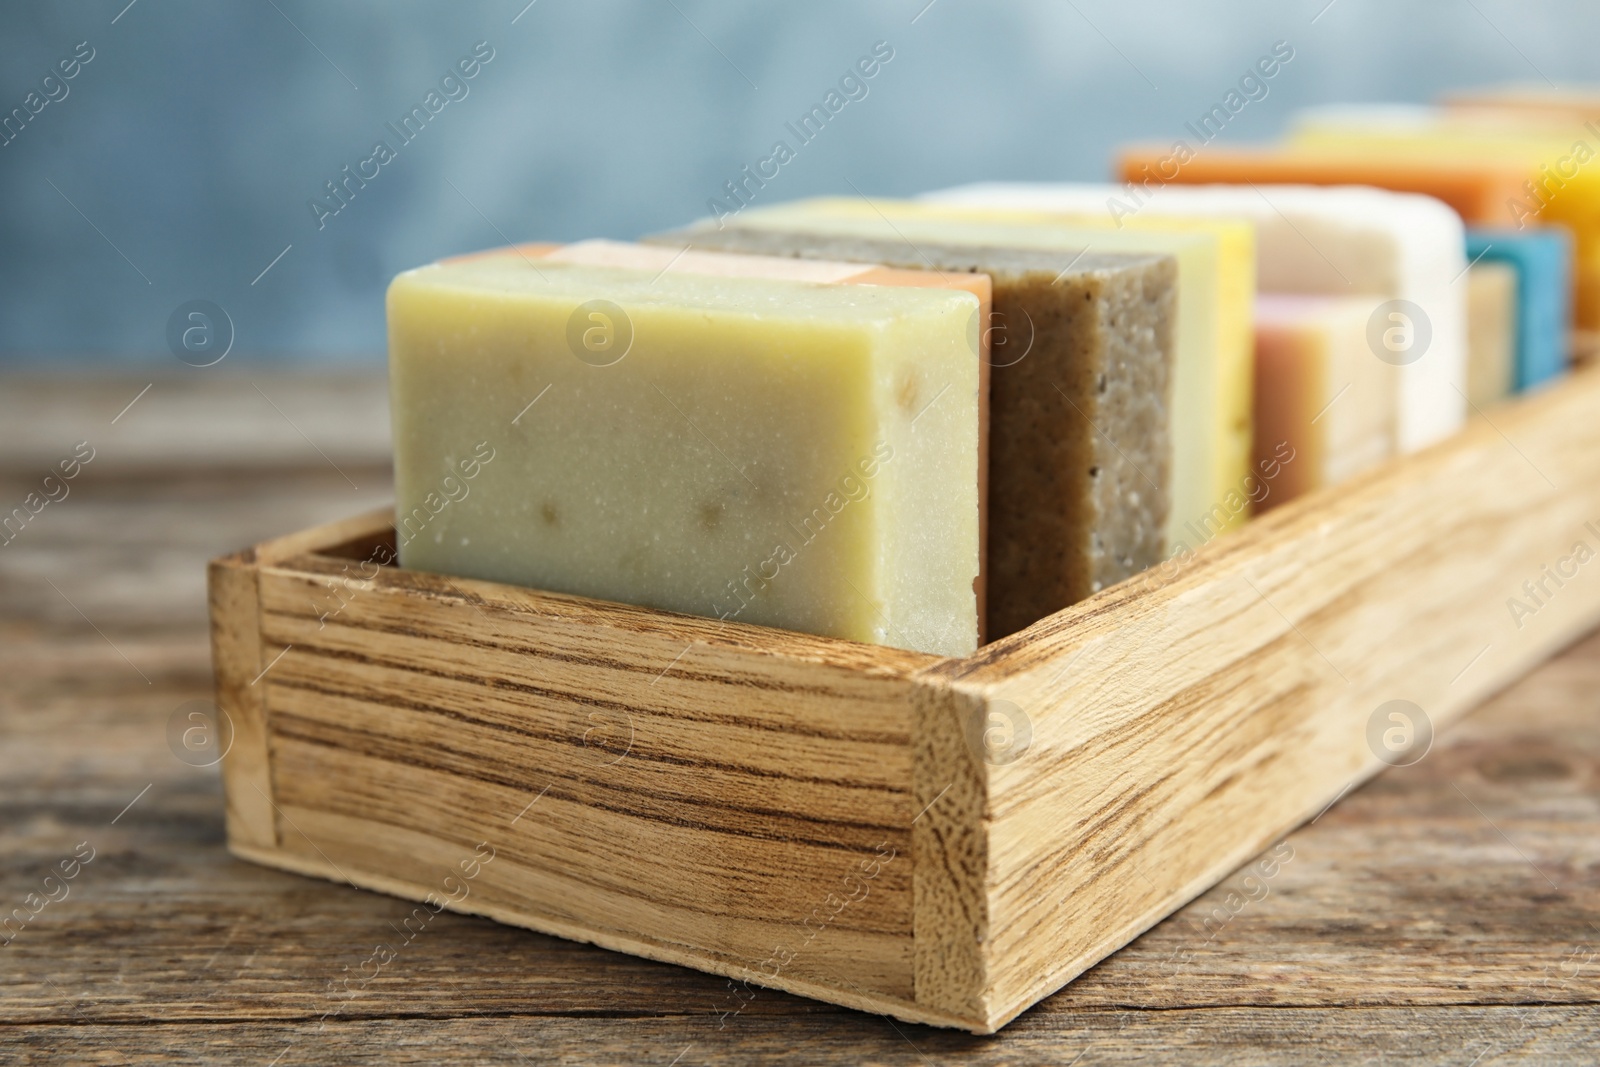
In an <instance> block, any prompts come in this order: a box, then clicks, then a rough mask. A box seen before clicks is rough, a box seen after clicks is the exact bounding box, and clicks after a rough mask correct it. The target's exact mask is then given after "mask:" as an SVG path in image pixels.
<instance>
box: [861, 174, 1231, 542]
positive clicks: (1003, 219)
mask: <svg viewBox="0 0 1600 1067" xmlns="http://www.w3.org/2000/svg"><path fill="white" fill-rule="evenodd" d="M845 203H847V204H848V205H849V206H850V207H852V208H854V209H855V210H857V211H860V210H861V208H862V206H863V205H861V204H860V203H859V202H845ZM915 206H916V208H920V209H921V210H922V211H924V212H930V213H934V214H936V215H938V216H939V217H941V218H946V219H963V220H966V221H987V222H989V223H991V224H993V223H1005V224H1008V225H1012V226H1017V225H1021V226H1024V227H1028V228H1032V227H1037V226H1040V225H1048V226H1051V227H1070V228H1071V229H1072V230H1082V229H1088V230H1091V231H1094V232H1093V233H1090V234H1082V235H1079V237H1078V238H1076V239H1081V240H1087V241H1089V242H1090V243H1089V244H1088V245H1087V246H1086V247H1091V248H1099V247H1101V246H1102V245H1103V244H1104V243H1105V242H1106V241H1107V240H1120V241H1123V242H1126V241H1129V240H1134V241H1138V240H1147V241H1152V242H1154V243H1155V244H1154V247H1155V248H1162V249H1166V250H1170V251H1172V252H1173V253H1174V254H1176V255H1177V256H1178V275H1179V285H1178V298H1177V299H1178V311H1177V317H1176V321H1177V323H1178V327H1179V329H1180V331H1181V329H1182V328H1183V327H1184V326H1192V328H1193V329H1209V330H1211V331H1214V333H1215V342H1214V344H1213V345H1212V346H1211V348H1210V354H1209V356H1208V357H1201V356H1200V355H1199V353H1201V352H1204V351H1206V349H1205V347H1204V346H1202V345H1196V344H1192V343H1191V344H1187V345H1186V344H1184V343H1183V340H1182V339H1181V334H1180V340H1179V342H1178V344H1177V345H1176V347H1175V349H1174V354H1173V375H1172V394H1173V403H1172V440H1173V471H1172V475H1173V483H1174V486H1173V492H1172V508H1171V510H1170V512H1169V517H1168V523H1167V528H1168V544H1169V545H1170V546H1176V545H1178V544H1180V543H1193V540H1194V530H1195V529H1196V528H1198V526H1199V525H1200V524H1202V523H1203V524H1204V525H1206V526H1207V527H1211V526H1214V527H1215V529H1216V530H1217V532H1220V531H1221V530H1223V529H1228V528H1231V527H1233V526H1237V525H1239V523H1241V522H1242V521H1243V520H1244V518H1245V517H1246V514H1247V512H1246V511H1242V510H1241V511H1234V510H1233V509H1232V508H1230V507H1227V506H1226V502H1229V501H1232V500H1237V499H1238V496H1239V493H1240V491H1241V486H1242V485H1243V484H1244V480H1245V479H1246V478H1248V477H1250V474H1249V464H1250V446H1251V437H1252V430H1251V410H1252V398H1251V394H1252V385H1251V383H1252V380H1253V370H1252V368H1253V366H1254V352H1255V330H1254V324H1253V322H1252V319H1251V308H1252V307H1253V306H1254V303H1255V293H1256V241H1255V227H1254V226H1253V225H1251V224H1250V223H1248V222H1245V221H1242V220H1233V219H1223V218H1179V217H1172V216H1159V215H1158V216H1150V217H1137V218H1126V219H1116V220H1113V219H1110V218H1108V217H1107V216H1106V215H1104V214H1100V213H1084V214H1073V213H1041V212H1029V211H999V210H994V209H983V208H974V207H962V206H959V205H946V204H931V203H925V202H915ZM891 210H892V211H894V212H896V213H900V214H903V213H905V212H908V211H911V210H913V207H912V205H910V204H897V205H895V207H894V208H893V209H891ZM1106 231H1122V232H1121V233H1120V234H1118V235H1116V236H1113V234H1112V233H1108V232H1106ZM1130 231H1131V233H1132V236H1131V237H1130V236H1129V232H1130ZM1051 232H1052V233H1059V232H1061V231H1060V230H1059V229H1053V230H1052V231H1051ZM1174 233H1177V234H1180V235H1182V236H1184V237H1191V238H1192V237H1193V236H1194V235H1195V234H1203V235H1205V236H1207V237H1210V238H1212V239H1214V240H1215V242H1216V249H1215V252H1216V254H1215V256H1214V257H1213V256H1212V255H1211V249H1210V247H1209V246H1208V247H1205V248H1197V247H1196V246H1195V245H1194V244H1193V243H1192V242H1185V243H1184V244H1182V245H1178V246H1175V247H1172V248H1170V249H1167V246H1166V245H1165V244H1163V243H1162V242H1164V241H1166V240H1168V239H1169V238H1170V237H1171V236H1172V235H1173V234H1174ZM1140 234H1143V235H1145V236H1144V237H1143V238H1141V237H1140V236H1138V235H1140ZM1212 276H1214V277H1215V297H1214V300H1215V306H1214V307H1213V308H1211V309H1210V310H1209V312H1208V313H1206V314H1197V313H1196V309H1195V307H1194V305H1195V304H1196V303H1198V302H1199V301H1201V300H1203V299H1211V298H1208V297H1207V295H1206V294H1207V293H1208V292H1209V291H1210V289H1211V286H1210V285H1209V284H1208V285H1206V286H1205V287H1203V288H1202V287H1200V286H1199V285H1197V284H1196V282H1195V279H1196V278H1199V277H1205V278H1206V279H1207V280H1208V281H1209V279H1210V277H1212ZM1186 278H1187V279H1189V280H1187V281H1186V280H1185V279H1186ZM1219 504H1223V505H1224V506H1222V507H1220V508H1219V506H1218V505H1219ZM1180 527H1182V528H1185V529H1186V533H1185V534H1184V535H1183V536H1181V537H1180V536H1179V535H1178V530H1179V528H1180Z"/></svg>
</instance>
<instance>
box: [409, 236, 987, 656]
mask: <svg viewBox="0 0 1600 1067" xmlns="http://www.w3.org/2000/svg"><path fill="white" fill-rule="evenodd" d="M545 251H546V252H548V251H549V250H548V249H545ZM578 258H582V257H581V254H580V255H579V256H578ZM666 258H667V259H670V258H671V257H670V256H668V257H666ZM748 266H749V265H748V264H746V265H743V266H741V267H739V268H738V269H734V270H730V271H729V272H728V273H726V274H718V273H692V272H690V271H688V270H683V269H678V268H677V267H676V266H675V267H674V268H673V269H666V268H665V267H663V268H662V269H659V270H645V269H636V268H629V267H617V266H601V265H592V264H588V263H571V262H562V261H560V257H559V256H555V257H552V255H549V254H530V252H529V250H519V249H510V250H502V251H501V252H498V253H488V254H480V255H477V256H472V257H463V258H461V259H458V260H455V261H450V262H445V263H438V264H433V265H431V266H427V267H422V268H419V269H417V270H413V271H408V272H406V273H404V274H402V275H400V276H399V277H397V278H396V279H395V280H394V282H393V283H391V285H390V287H389V294H388V318H389V361H390V388H391V401H392V411H393V416H392V420H393V429H394V437H395V483H396V498H397V503H396V516H395V519H396V521H395V528H396V535H397V540H398V541H399V547H400V561H401V563H402V565H404V566H407V567H412V568H416V569H420V570H426V571H435V572H440V573H446V574H455V575H461V576H465V577H471V578H482V579H488V580H492V581H500V582H510V583H515V584H521V585H527V586H533V587H536V588H540V589H546V590H552V591H557V592H566V593H573V594H578V595H582V596H589V597H595V598H600V599H606V600H614V601H621V602H624V603H632V604H640V605H644V606H648V607H654V608H661V609H666V610H671V611H680V612H686V613H690V614H696V615H708V616H713V617H720V618H723V619H727V620H737V621H738V622H742V623H760V624H764V625H769V626H778V627H783V628H786V629H792V630H800V631H805V632H810V633H818V634H824V635H828V636H833V637H842V638H848V639H852V640H857V641H863V642H870V643H876V644H887V645H894V646H897V647H902V648H909V649H916V650H920V651H925V652H931V653H936V654H941V655H961V654H964V653H966V652H970V651H972V650H973V649H974V648H976V646H977V644H978V631H979V614H978V593H977V591H976V589H975V586H976V585H977V580H978V576H979V562H980V559H979V556H980V551H979V479H980V469H979V468H980V455H979V450H980V421H981V412H980V407H981V395H980V366H981V363H982V360H981V358H980V357H979V355H978V343H979V331H978V329H977V324H978V321H979V316H980V300H979V297H978V296H977V295H975V294H974V293H973V292H970V291H966V290H963V289H948V288H937V287H930V286H905V285H875V284H837V283H835V282H830V281H827V280H819V278H820V279H826V278H828V277H832V276H833V275H830V274H828V273H827V272H823V273H822V274H821V275H820V276H814V277H812V278H810V279H809V280H796V279H794V278H793V277H792V274H791V273H790V272H791V271H792V265H791V264H786V263H783V262H782V261H777V262H776V263H775V264H774V265H773V274H774V275H776V276H774V277H758V276H754V275H753V274H752V273H751V272H750V271H749V270H748V269H747V268H748ZM834 267H835V268H837V269H836V270H835V271H834V272H833V274H834V275H841V276H843V277H850V276H853V275H859V274H860V273H861V271H860V268H859V265H852V264H837V265H834Z"/></svg>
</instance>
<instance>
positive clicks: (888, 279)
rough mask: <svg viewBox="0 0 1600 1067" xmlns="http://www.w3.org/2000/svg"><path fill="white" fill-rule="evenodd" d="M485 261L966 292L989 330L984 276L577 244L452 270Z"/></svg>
mask: <svg viewBox="0 0 1600 1067" xmlns="http://www.w3.org/2000/svg"><path fill="white" fill-rule="evenodd" d="M485 256H517V257H521V258H522V259H526V260H532V259H544V258H549V259H550V260H552V261H555V262H560V263H579V264H584V265H587V266H591V267H623V268H626V269H630V270H647V271H649V272H650V273H651V274H652V275H658V274H663V273H666V272H668V271H675V272H677V273H680V274H706V275H716V276H721V277H729V278H771V279H775V280H780V281H800V282H816V283H818V284H836V285H910V286H923V287H931V288H939V289H962V290H965V291H967V292H970V293H972V295H974V296H976V297H977V298H978V321H979V322H987V321H988V318H989V313H990V307H991V303H990V302H991V295H992V286H991V285H990V283H989V276H988V275H987V274H970V273H962V274H944V273H930V272H928V271H922V270H897V269H895V268H893V267H885V266H883V265H881V264H876V263H856V262H850V263H846V262H843V261H818V260H810V261H800V260H795V259H792V258H786V257H775V256H752V255H737V254H729V253H725V252H696V251H692V250H687V249H681V248H680V249H678V250H676V251H673V252H666V251H663V250H662V249H661V248H659V247H655V246H651V245H646V244H633V243H630V242H625V241H608V240H603V239H596V240H589V241H579V242H577V243H575V244H568V245H558V244H548V243H540V244H523V245H512V246H509V247H500V248H491V249H488V250H486V251H482V252H470V253H467V254H466V255H462V256H453V257H451V258H450V259H447V260H445V261H444V262H447V263H459V262H462V261H464V260H469V259H481V258H483V257H485ZM976 335H977V345H978V357H979V358H978V564H979V571H978V583H977V593H978V624H979V625H978V639H979V641H980V643H981V642H982V641H984V640H987V636H988V629H987V626H986V624H985V620H986V614H987V606H988V604H987V601H988V582H987V575H986V574H985V573H984V567H985V566H986V561H987V560H988V530H989V517H988V481H989V377H990V374H989V365H990V361H989V359H988V354H989V333H988V331H985V330H978V331H976Z"/></svg>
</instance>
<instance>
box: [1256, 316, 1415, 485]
mask: <svg viewBox="0 0 1600 1067" xmlns="http://www.w3.org/2000/svg"><path fill="white" fill-rule="evenodd" d="M1371 310H1372V309H1371V308H1370V307H1369V306H1368V302H1367V301H1365V300H1362V299H1360V298H1354V297H1316V296H1282V295H1278V294H1272V293H1265V294H1262V296H1261V297H1260V299H1259V300H1258V301H1257V302H1256V391H1255V396H1256V413H1255V422H1256V442H1255V457H1254V458H1255V466H1256V470H1258V471H1259V472H1261V489H1260V490H1259V493H1258V495H1257V497H1256V508H1257V510H1258V511H1266V510H1268V509H1270V508H1272V507H1275V506H1277V505H1279V504H1284V503H1287V502H1288V501H1290V500H1293V499H1294V498H1295V497H1297V496H1301V495H1302V494H1304V493H1308V492H1310V491H1311V490H1313V489H1320V488H1323V487H1324V486H1330V485H1336V484H1338V483H1339V482H1342V481H1344V480H1345V479H1346V478H1349V477H1351V476H1352V475H1355V474H1359V473H1360V472H1361V471H1364V470H1366V469H1368V468H1369V467H1374V466H1376V465H1378V464H1379V463H1381V462H1383V461H1384V460H1385V459H1388V458H1389V457H1390V456H1392V455H1393V454H1394V451H1395V425H1394V413H1395V395H1396V392H1397V390H1398V388H1399V369H1398V368H1396V367H1392V366H1390V365H1389V364H1387V363H1383V362H1381V361H1379V360H1376V359H1373V358H1372V352H1371V350H1370V349H1369V348H1368V347H1367V318H1368V315H1369V313H1370V312H1371Z"/></svg>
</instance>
